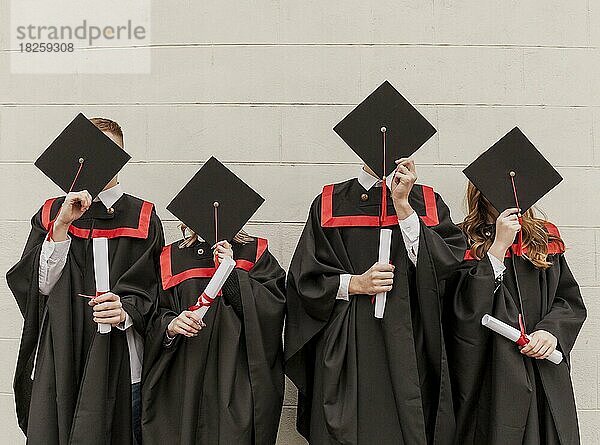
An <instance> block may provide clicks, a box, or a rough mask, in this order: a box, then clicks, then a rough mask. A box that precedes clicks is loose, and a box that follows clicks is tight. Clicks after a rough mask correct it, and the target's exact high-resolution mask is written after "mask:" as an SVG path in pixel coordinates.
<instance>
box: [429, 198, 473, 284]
mask: <svg viewBox="0 0 600 445" xmlns="http://www.w3.org/2000/svg"><path fill="white" fill-rule="evenodd" d="M435 201H436V207H437V213H438V220H439V222H438V224H437V225H435V226H431V227H429V226H427V225H425V224H424V223H423V221H421V235H420V237H419V239H420V240H424V241H423V242H424V243H425V244H426V249H421V248H420V247H419V254H418V256H419V257H421V256H422V255H429V257H430V259H431V261H432V263H433V266H434V268H435V273H436V276H437V279H438V281H442V280H444V279H446V278H448V277H449V276H450V275H451V274H452V273H453V272H455V271H456V270H457V269H458V268H459V267H460V265H461V263H462V260H463V258H464V255H465V251H466V249H467V242H466V239H465V236H464V234H463V233H462V231H461V230H460V228H459V227H458V226H457V225H456V224H454V223H453V222H452V218H451V217H450V209H449V208H448V206H447V205H446V203H445V202H444V200H443V199H442V197H441V196H440V195H438V194H437V193H436V194H435ZM418 267H419V258H418V259H417V268H418Z"/></svg>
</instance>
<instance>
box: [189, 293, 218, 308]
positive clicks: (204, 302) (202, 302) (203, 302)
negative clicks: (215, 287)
mask: <svg viewBox="0 0 600 445" xmlns="http://www.w3.org/2000/svg"><path fill="white" fill-rule="evenodd" d="M213 301H215V299H214V298H210V297H209V296H208V295H206V294H205V293H204V292H202V295H200V296H199V297H198V301H197V302H196V304H195V305H193V306H190V307H189V308H188V310H190V311H197V310H198V309H200V308H201V307H205V306H210V305H211V304H212V303H213Z"/></svg>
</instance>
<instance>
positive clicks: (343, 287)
mask: <svg viewBox="0 0 600 445" xmlns="http://www.w3.org/2000/svg"><path fill="white" fill-rule="evenodd" d="M348 287H350V274H347V273H343V274H341V275H340V287H339V288H338V292H337V295H336V297H335V298H336V299H337V300H346V301H349V300H350V296H349V295H348Z"/></svg>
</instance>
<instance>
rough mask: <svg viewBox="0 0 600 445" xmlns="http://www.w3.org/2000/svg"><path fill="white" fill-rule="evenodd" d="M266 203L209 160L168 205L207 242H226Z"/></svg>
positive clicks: (243, 183)
mask: <svg viewBox="0 0 600 445" xmlns="http://www.w3.org/2000/svg"><path fill="white" fill-rule="evenodd" d="M264 201H265V200H264V199H263V198H262V197H261V196H260V195H259V194H258V193H256V192H255V191H254V190H252V188H250V187H249V186H248V185H247V184H246V183H245V182H244V181H242V180H241V179H240V178H238V177H237V176H236V175H235V174H234V173H233V172H232V171H231V170H229V169H228V168H227V167H225V166H224V165H223V164H221V163H220V162H219V161H218V160H217V159H216V158H215V157H211V158H210V159H209V160H208V161H206V163H205V164H204V165H203V166H202V168H201V169H200V170H198V172H197V173H196V174H195V175H194V177H193V178H192V179H191V180H190V181H189V182H188V183H187V184H186V185H185V186H184V187H183V189H181V191H180V192H179V193H178V194H177V196H175V198H173V200H172V201H171V202H170V203H169V205H168V206H167V210H169V211H170V212H171V213H172V214H173V215H175V216H176V217H177V218H178V219H179V220H180V221H181V222H183V223H184V224H185V225H187V226H188V227H189V228H190V229H192V230H193V231H194V232H196V233H197V234H198V235H200V236H201V237H202V238H203V239H204V240H205V241H206V242H208V243H211V244H215V243H217V242H218V241H222V240H229V241H231V240H232V239H233V237H234V236H235V235H236V234H237V233H238V232H239V231H240V230H241V229H242V227H244V225H245V224H246V223H247V222H248V220H249V219H250V218H251V217H252V215H254V213H255V212H256V210H258V208H259V207H260V206H261V205H262V203H263V202H264Z"/></svg>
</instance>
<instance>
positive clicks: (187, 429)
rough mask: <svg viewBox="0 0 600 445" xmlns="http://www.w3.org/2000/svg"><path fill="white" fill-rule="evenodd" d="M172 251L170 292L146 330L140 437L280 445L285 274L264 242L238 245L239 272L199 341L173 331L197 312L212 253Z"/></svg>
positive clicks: (167, 256)
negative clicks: (177, 321)
mask: <svg viewBox="0 0 600 445" xmlns="http://www.w3.org/2000/svg"><path fill="white" fill-rule="evenodd" d="M179 243H180V241H178V242H176V243H173V244H171V245H170V246H167V247H166V248H165V249H164V250H163V254H162V257H161V268H162V280H163V288H165V289H167V292H165V294H164V295H163V296H161V299H160V303H159V306H160V307H159V310H158V312H157V315H156V317H155V320H154V322H153V325H152V328H151V331H149V332H148V336H147V342H146V349H145V353H146V357H145V360H144V380H143V389H142V393H143V398H142V406H143V415H142V431H143V440H144V443H145V444H164V443H177V444H203V445H211V444H219V445H226V444H227V445H229V444H239V445H243V444H265V445H268V444H274V443H275V441H276V438H277V428H278V425H279V417H280V415H281V409H282V405H283V393H284V375H283V347H282V332H283V319H284V314H285V294H284V289H285V272H284V270H283V269H282V268H281V267H280V266H279V263H278V262H277V260H276V259H275V258H274V257H273V256H272V255H271V253H270V252H269V251H268V250H267V241H266V240H265V239H259V238H257V239H255V240H254V241H251V242H250V243H247V244H237V243H234V244H233V250H234V258H235V260H236V263H237V265H236V268H235V269H234V270H233V272H232V274H231V275H230V277H229V278H228V280H227V282H226V284H225V286H224V287H223V297H222V298H217V299H216V300H215V301H214V303H213V304H212V305H211V307H210V309H209V310H208V312H207V313H206V315H205V317H204V322H205V323H206V327H205V328H203V329H202V330H201V331H200V333H199V335H198V336H197V337H192V338H187V337H184V336H181V335H178V336H176V338H175V340H174V341H173V343H172V344H170V345H168V346H166V345H165V343H164V342H165V338H166V337H165V332H166V329H167V326H168V325H169V323H170V322H171V320H173V318H174V317H176V316H177V315H178V314H180V313H181V312H182V311H184V310H187V309H188V308H189V307H190V306H192V305H195V304H196V301H197V299H198V297H199V296H200V295H201V294H202V292H203V291H204V289H205V287H206V285H207V284H208V282H209V280H210V277H211V276H212V275H213V274H214V271H215V269H214V263H213V258H212V253H211V249H210V246H209V245H208V244H206V243H204V242H202V243H200V242H198V243H196V244H195V245H193V246H191V247H188V248H184V249H180V248H179V247H178V245H179Z"/></svg>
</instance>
